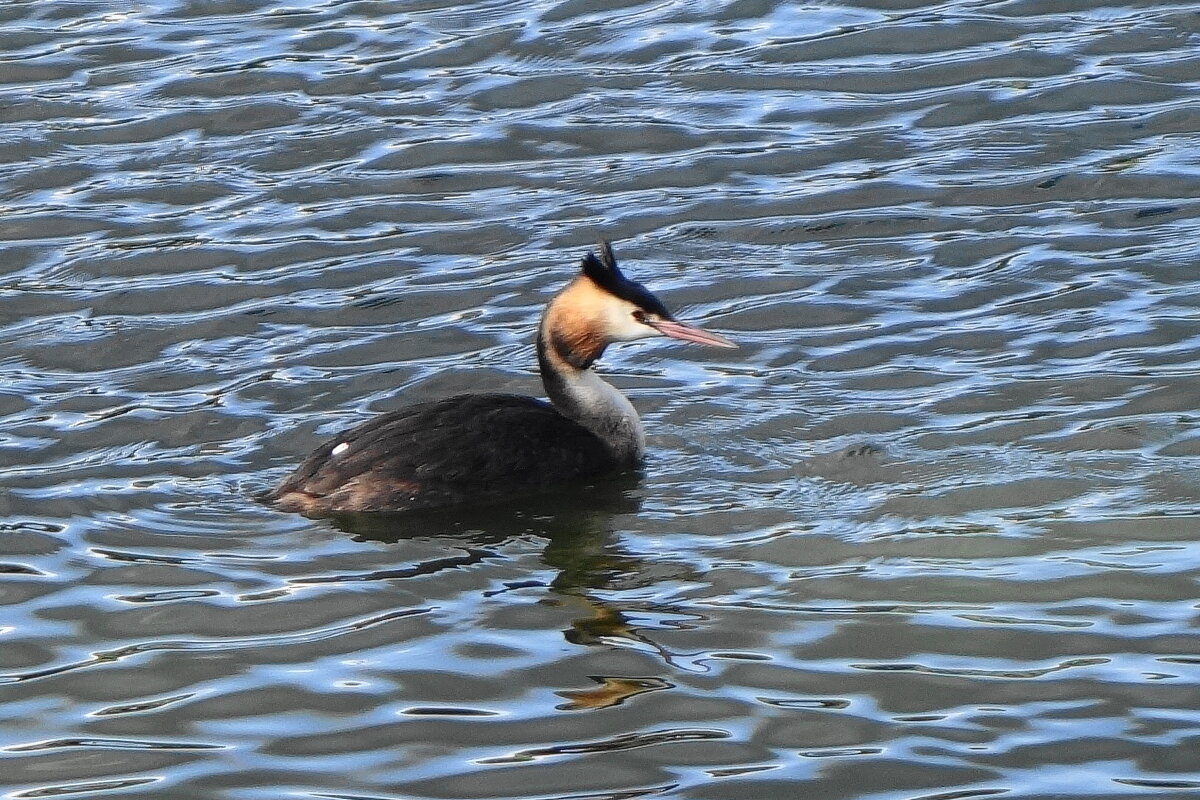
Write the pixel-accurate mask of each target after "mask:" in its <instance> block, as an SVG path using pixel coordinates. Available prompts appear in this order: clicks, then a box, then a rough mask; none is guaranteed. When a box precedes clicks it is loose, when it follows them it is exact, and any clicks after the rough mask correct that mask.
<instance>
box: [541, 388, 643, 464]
mask: <svg viewBox="0 0 1200 800" xmlns="http://www.w3.org/2000/svg"><path fill="white" fill-rule="evenodd" d="M560 377H561V379H562V382H561V384H560V385H561V386H562V389H563V393H564V394H565V395H567V397H568V398H569V401H568V402H567V403H563V402H561V401H560V399H559V398H556V397H553V396H551V398H550V399H551V400H552V401H553V402H554V405H555V407H556V408H558V410H559V411H561V412H562V413H563V414H564V415H566V416H568V417H570V418H571V419H573V420H575V421H576V422H578V423H579V424H580V425H582V426H584V427H585V428H587V429H588V430H590V431H591V432H592V433H594V434H596V435H597V436H598V437H600V439H601V440H602V441H604V443H605V444H607V445H608V446H609V447H610V448H611V449H612V451H613V453H614V454H615V455H616V457H617V459H618V460H620V461H622V462H629V463H632V462H635V461H638V460H639V459H641V457H642V455H643V454H644V453H645V452H646V432H645V430H643V428H642V421H641V419H640V418H639V417H638V414H637V411H635V410H634V408H633V404H632V403H630V402H629V398H627V397H626V396H625V395H623V394H621V393H620V392H619V391H618V390H617V388H616V387H615V386H613V385H612V384H610V383H608V382H607V381H605V380H603V379H602V378H601V377H600V376H599V375H597V374H596V373H595V372H593V371H592V370H590V369H584V370H572V371H571V372H568V373H566V374H560ZM564 399H565V398H564Z"/></svg>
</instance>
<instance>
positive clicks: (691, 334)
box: [649, 319, 737, 347]
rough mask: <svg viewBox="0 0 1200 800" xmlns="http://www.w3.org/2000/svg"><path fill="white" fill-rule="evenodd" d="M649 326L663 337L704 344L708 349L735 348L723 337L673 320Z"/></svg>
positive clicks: (652, 323)
mask: <svg viewBox="0 0 1200 800" xmlns="http://www.w3.org/2000/svg"><path fill="white" fill-rule="evenodd" d="M649 324H650V326H651V327H653V328H654V329H655V330H656V331H658V332H659V333H661V334H662V335H663V336H670V337H671V338H672V339H679V340H681V341H684V342H693V343H694V344H706V345H709V346H710V347H737V345H736V344H734V343H733V342H731V341H729V340H728V339H726V338H725V337H724V336H718V335H717V334H715V333H709V332H708V331H706V330H701V329H700V328H694V327H692V326H691V325H684V324H683V323H682V322H676V321H675V320H673V319H671V320H666V319H660V320H654V321H653V322H650V323H649Z"/></svg>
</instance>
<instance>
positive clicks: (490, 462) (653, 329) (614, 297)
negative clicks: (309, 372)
mask: <svg viewBox="0 0 1200 800" xmlns="http://www.w3.org/2000/svg"><path fill="white" fill-rule="evenodd" d="M660 335H662V336H672V337H674V338H677V339H683V340H685V341H692V342H697V343H701V344H712V345H717V346H732V345H731V344H730V343H729V342H727V341H726V340H724V339H722V338H721V337H719V336H716V335H715V334H710V333H707V332H705V331H701V330H700V329H698V328H692V327H690V326H687V325H683V324H682V323H678V322H676V321H675V320H674V319H672V318H671V316H670V314H669V313H668V312H667V310H666V308H664V307H663V306H662V303H661V302H659V301H658V300H657V298H655V297H654V296H653V295H651V294H650V293H649V292H648V291H646V290H645V289H644V288H643V287H642V286H641V285H640V284H637V283H634V282H633V281H630V280H628V279H626V278H625V277H624V276H623V275H621V273H620V271H619V270H618V269H617V266H616V260H615V259H614V258H613V255H612V251H611V249H610V248H609V247H608V245H607V244H604V245H603V246H602V249H601V258H599V259H598V258H596V257H595V256H594V255H592V254H591V253H589V254H588V256H587V258H585V259H584V264H583V272H582V274H581V275H580V276H579V277H578V278H576V279H575V280H574V281H573V282H572V283H571V284H569V285H568V286H567V287H566V288H565V289H563V290H562V291H561V292H560V293H559V294H558V295H556V296H555V298H554V299H553V300H552V301H551V303H550V304H549V305H548V306H547V308H546V311H545V313H544V314H543V317H542V323H541V326H540V328H539V332H538V366H539V368H540V370H541V374H542V381H543V383H544V385H545V387H546V394H547V395H548V396H549V398H550V401H551V402H550V403H547V402H545V401H542V400H538V399H535V398H532V397H523V396H520V395H511V394H466V395H458V396H455V397H448V398H444V399H442V400H436V401H433V402H429V403H419V404H416V405H411V406H408V407H406V408H402V409H400V410H398V411H392V412H390V413H387V414H382V415H380V416H378V417H375V418H374V419H371V420H368V421H367V422H365V423H363V424H362V425H359V426H357V427H355V428H351V429H350V430H347V431H345V432H343V433H341V434H339V435H338V436H335V437H334V438H333V439H331V440H329V441H328V442H326V443H325V444H323V445H321V446H320V447H318V448H317V449H316V450H315V451H314V452H313V453H312V454H311V455H310V456H309V457H308V458H307V459H305V460H304V462H303V463H301V464H300V466H299V467H297V468H296V470H295V471H294V472H293V473H292V474H291V475H289V476H288V477H287V478H286V479H285V480H284V481H283V483H281V484H280V485H279V486H278V487H277V488H276V489H275V490H274V491H272V492H271V493H270V494H269V495H268V496H267V499H268V500H269V501H270V502H272V503H274V504H275V505H276V506H278V507H279V508H282V509H284V510H288V511H299V512H301V513H304V514H307V515H310V516H322V515H328V514H338V513H350V512H369V511H407V510H416V509H427V508H436V507H440V506H448V505H454V504H458V503H479V504H485V503H493V502H497V501H500V500H506V499H510V498H512V497H514V496H519V495H523V494H531V493H536V492H543V491H547V490H551V489H555V488H560V487H563V486H569V485H578V484H581V483H586V482H589V481H592V480H595V479H598V478H602V477H603V476H605V475H608V474H611V473H614V472H618V471H620V470H622V469H628V468H632V467H634V466H636V465H637V464H638V463H639V461H640V460H641V458H642V455H643V452H644V449H645V434H644V433H643V430H642V425H641V421H640V420H639V419H638V415H637V412H636V411H634V408H633V406H632V405H631V404H630V402H629V400H628V399H626V398H625V396H624V395H622V394H621V393H620V392H619V391H617V389H616V388H615V387H613V386H612V385H610V384H608V383H606V382H605V381H603V380H602V379H601V378H600V377H599V376H598V375H596V373H595V372H594V371H593V370H592V365H593V363H594V362H595V360H596V359H597V358H598V357H599V356H600V354H601V353H603V351H604V348H605V347H606V346H607V345H608V344H610V343H612V342H614V341H627V340H631V339H638V338H643V337H647V336H660Z"/></svg>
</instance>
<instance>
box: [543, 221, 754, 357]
mask: <svg viewBox="0 0 1200 800" xmlns="http://www.w3.org/2000/svg"><path fill="white" fill-rule="evenodd" d="M540 335H541V337H542V339H543V341H544V343H545V344H547V345H550V346H551V348H552V349H553V351H554V352H555V353H556V355H558V356H559V357H560V358H562V359H563V360H564V361H566V362H567V363H568V364H570V365H571V366H573V367H575V368H577V369H586V368H588V367H590V366H591V365H592V362H594V361H595V360H596V359H597V358H599V357H600V355H601V354H602V353H603V352H604V348H605V347H607V346H608V345H610V344H612V343H613V342H629V341H634V340H636V339H647V338H650V337H652V336H668V337H670V338H672V339H679V340H680V341H684V342H692V343H694V344H704V345H710V346H712V347H737V345H735V344H734V343H733V342H731V341H729V340H728V339H726V338H725V337H723V336H718V335H717V334H715V333H710V332H709V331H705V330H701V329H700V328H697V327H694V326H692V325H685V324H684V323H682V322H679V321H678V320H677V319H675V318H674V317H673V316H672V315H671V312H669V311H667V307H666V306H664V305H663V303H662V301H661V300H659V299H658V298H657V297H655V296H654V295H653V294H651V292H650V290H648V289H647V288H646V287H645V286H643V285H642V284H640V283H638V282H637V281H634V280H630V279H629V278H627V277H625V275H623V274H622V273H621V270H620V269H619V268H618V267H617V259H616V257H615V256H614V255H613V251H612V247H611V246H610V245H609V243H608V242H601V243H600V255H599V256H597V255H596V254H595V253H590V252H589V253H588V254H587V255H586V256H584V258H583V264H582V269H581V272H580V274H579V277H577V278H576V279H575V280H573V281H572V282H571V283H570V284H568V285H567V287H566V288H565V289H563V290H562V291H561V292H559V293H558V295H556V296H555V298H554V299H553V300H552V301H550V305H549V306H547V307H546V313H545V315H544V316H543V318H542V327H541V331H540Z"/></svg>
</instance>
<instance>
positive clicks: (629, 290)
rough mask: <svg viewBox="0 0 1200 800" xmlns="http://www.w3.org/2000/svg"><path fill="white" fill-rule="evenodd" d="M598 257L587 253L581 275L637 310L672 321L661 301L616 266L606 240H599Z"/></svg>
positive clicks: (615, 260)
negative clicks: (629, 303)
mask: <svg viewBox="0 0 1200 800" xmlns="http://www.w3.org/2000/svg"><path fill="white" fill-rule="evenodd" d="M599 249H600V255H599V257H597V256H596V254H595V253H592V252H589V253H588V254H587V255H586V256H584V257H583V263H582V264H581V265H580V266H581V267H582V269H583V274H584V275H585V276H586V277H587V278H588V279H590V280H591V281H592V283H594V284H596V285H597V286H599V287H600V288H601V289H603V290H604V291H606V292H608V293H609V294H611V295H613V296H614V297H619V298H621V299H622V300H628V301H629V302H631V303H633V304H634V305H636V306H638V307H639V308H641V309H643V310H645V311H649V312H650V313H652V314H657V315H658V316H660V317H662V318H663V319H672V317H671V313H670V312H669V311H667V309H666V307H665V306H664V305H663V304H662V301H661V300H659V299H658V298H657V297H655V296H654V295H653V294H651V293H650V290H649V289H647V288H646V287H645V286H642V285H641V284H640V283H638V282H637V281H631V280H630V279H629V278H626V277H625V276H624V275H623V274H622V273H621V269H620V267H618V266H617V257H616V256H615V255H614V254H613V249H612V245H610V244H609V243H608V242H607V241H606V240H604V239H601V240H600V248H599Z"/></svg>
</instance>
